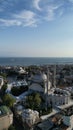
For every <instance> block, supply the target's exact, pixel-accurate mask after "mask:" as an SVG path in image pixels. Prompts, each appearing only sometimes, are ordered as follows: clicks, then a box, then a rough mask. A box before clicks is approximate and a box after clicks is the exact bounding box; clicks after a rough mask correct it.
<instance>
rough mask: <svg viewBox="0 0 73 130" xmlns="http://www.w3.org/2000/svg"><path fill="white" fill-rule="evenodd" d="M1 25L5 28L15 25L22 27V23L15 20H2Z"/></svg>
mask: <svg viewBox="0 0 73 130" xmlns="http://www.w3.org/2000/svg"><path fill="white" fill-rule="evenodd" d="M0 25H3V26H14V25H17V26H20V25H21V22H20V21H17V20H14V19H1V18H0Z"/></svg>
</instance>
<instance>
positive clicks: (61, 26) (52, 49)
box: [0, 0, 73, 57]
mask: <svg viewBox="0 0 73 130" xmlns="http://www.w3.org/2000/svg"><path fill="white" fill-rule="evenodd" d="M0 57H73V0H0Z"/></svg>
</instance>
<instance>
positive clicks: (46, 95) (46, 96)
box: [45, 67, 49, 110]
mask: <svg viewBox="0 0 73 130" xmlns="http://www.w3.org/2000/svg"><path fill="white" fill-rule="evenodd" d="M48 87H49V69H48V67H47V81H46V86H45V89H46V91H45V103H46V110H47V109H48V102H47V98H48Z"/></svg>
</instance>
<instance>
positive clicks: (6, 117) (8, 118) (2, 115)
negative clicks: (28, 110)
mask: <svg viewBox="0 0 73 130" xmlns="http://www.w3.org/2000/svg"><path fill="white" fill-rule="evenodd" d="M12 123H13V113H12V112H11V110H10V109H9V108H8V107H6V106H1V107H0V130H8V128H9V126H10V125H11V124H12Z"/></svg>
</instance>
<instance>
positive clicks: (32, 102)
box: [26, 93, 42, 110]
mask: <svg viewBox="0 0 73 130" xmlns="http://www.w3.org/2000/svg"><path fill="white" fill-rule="evenodd" d="M26 102H27V104H28V107H29V108H31V109H36V110H37V109H40V105H41V102H42V100H41V97H40V94H38V93H33V94H31V95H30V96H28V97H27V99H26Z"/></svg>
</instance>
